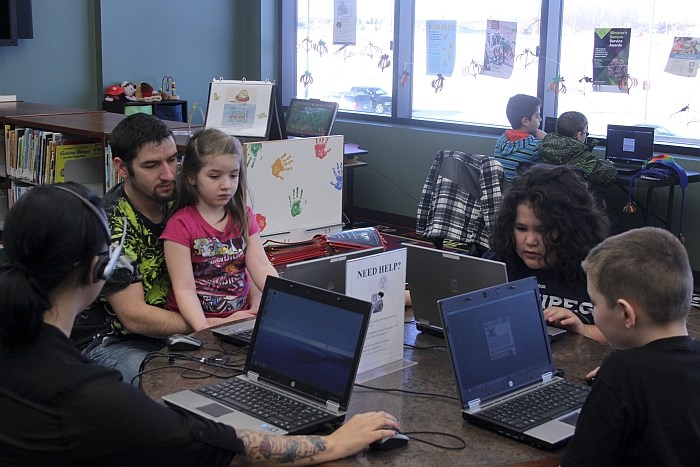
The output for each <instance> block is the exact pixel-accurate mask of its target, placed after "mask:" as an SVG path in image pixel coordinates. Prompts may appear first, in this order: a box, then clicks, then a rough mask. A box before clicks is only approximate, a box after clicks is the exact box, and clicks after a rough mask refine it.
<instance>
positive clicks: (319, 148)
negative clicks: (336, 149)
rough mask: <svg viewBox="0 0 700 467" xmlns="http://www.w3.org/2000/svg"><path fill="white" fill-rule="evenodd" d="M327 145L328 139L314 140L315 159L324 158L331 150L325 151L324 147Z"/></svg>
mask: <svg viewBox="0 0 700 467" xmlns="http://www.w3.org/2000/svg"><path fill="white" fill-rule="evenodd" d="M327 144H328V138H316V144H315V145H314V152H315V153H316V157H318V158H319V159H323V158H324V157H326V154H328V153H329V152H331V148H328V149H326V145H327Z"/></svg>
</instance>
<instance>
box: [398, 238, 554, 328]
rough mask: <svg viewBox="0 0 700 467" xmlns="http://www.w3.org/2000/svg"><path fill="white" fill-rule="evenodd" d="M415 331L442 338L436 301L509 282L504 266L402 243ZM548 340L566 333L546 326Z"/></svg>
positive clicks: (473, 257) (495, 262)
mask: <svg viewBox="0 0 700 467" xmlns="http://www.w3.org/2000/svg"><path fill="white" fill-rule="evenodd" d="M404 246H405V247H406V250H407V251H406V262H407V269H406V281H407V282H408V289H409V290H410V292H411V304H412V307H413V317H414V318H415V320H416V329H418V330H419V331H423V332H427V333H430V334H433V335H435V336H438V337H443V329H442V320H441V319H440V309H439V307H438V303H437V302H438V300H440V299H442V298H447V297H452V296H455V295H459V294H463V293H466V292H471V291H473V290H479V289H483V288H485V287H490V286H492V285H498V284H503V283H505V282H508V273H507V271H506V265H505V263H501V262H499V261H492V260H488V259H484V258H479V257H477V256H469V255H464V254H459V253H453V252H448V251H444V250H436V249H435V248H426V247H423V246H420V245H413V244H410V243H405V244H404ZM547 330H548V333H549V335H550V338H551V339H555V338H557V337H559V336H561V335H562V334H564V333H566V330H564V329H559V328H556V327H554V326H547Z"/></svg>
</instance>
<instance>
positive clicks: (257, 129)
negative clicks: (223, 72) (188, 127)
mask: <svg viewBox="0 0 700 467" xmlns="http://www.w3.org/2000/svg"><path fill="white" fill-rule="evenodd" d="M278 95H279V91H278V90H277V88H276V85H275V84H274V83H270V82H267V81H245V80H243V81H236V80H214V81H212V82H211V83H210V84H209V102H208V105H207V115H206V121H205V126H206V127H207V128H218V129H219V130H221V131H223V132H225V133H227V134H229V135H232V136H237V137H242V138H260V139H284V137H286V134H280V129H279V126H280V123H279V122H280V119H281V112H282V109H281V102H277V101H278Z"/></svg>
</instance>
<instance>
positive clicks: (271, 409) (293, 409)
mask: <svg viewBox="0 0 700 467" xmlns="http://www.w3.org/2000/svg"><path fill="white" fill-rule="evenodd" d="M197 392H199V393H201V394H203V395H205V396H207V397H209V398H210V399H213V400H215V401H217V402H220V403H222V404H224V405H226V406H229V407H232V408H234V409H237V410H240V411H241V412H244V413H247V414H249V415H252V416H254V417H256V418H259V419H261V420H264V421H266V422H268V423H271V424H273V425H276V426H278V427H280V428H283V429H285V430H287V431H291V430H295V429H297V428H299V427H301V426H304V425H306V424H309V423H314V422H318V421H322V420H323V419H324V418H328V419H329V420H331V419H333V416H332V415H330V414H328V413H326V412H323V411H322V410H319V409H317V408H315V407H313V406H311V405H308V404H304V403H302V402H299V401H297V400H294V399H292V398H290V397H287V396H285V395H284V394H280V393H278V392H275V391H272V390H270V389H267V388H264V387H261V386H258V385H256V384H252V383H249V382H247V381H244V380H241V379H239V378H233V379H229V380H226V381H222V382H219V383H216V384H212V385H210V386H206V387H204V388H199V389H197Z"/></svg>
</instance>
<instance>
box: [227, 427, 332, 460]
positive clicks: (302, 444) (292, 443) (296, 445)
mask: <svg viewBox="0 0 700 467" xmlns="http://www.w3.org/2000/svg"><path fill="white" fill-rule="evenodd" d="M236 433H237V434H238V437H239V438H240V439H241V441H243V444H244V445H245V450H246V458H245V459H240V460H241V461H242V462H246V463H247V462H256V461H261V460H266V461H276V462H280V463H284V464H293V463H295V462H301V463H305V462H311V461H314V456H315V455H317V454H319V453H321V452H323V451H325V450H326V449H327V445H326V441H325V440H324V439H323V438H322V437H320V436H280V435H269V434H266V433H262V432H256V431H250V430H237V431H236Z"/></svg>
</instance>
